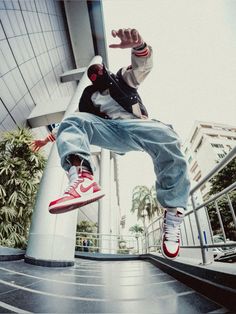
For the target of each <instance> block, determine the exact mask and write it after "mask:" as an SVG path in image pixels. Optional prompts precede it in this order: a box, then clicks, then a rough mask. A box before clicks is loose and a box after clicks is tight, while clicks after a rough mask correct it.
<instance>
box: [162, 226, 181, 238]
mask: <svg viewBox="0 0 236 314" xmlns="http://www.w3.org/2000/svg"><path fill="white" fill-rule="evenodd" d="M164 231H165V237H166V239H167V241H173V242H178V241H179V238H180V224H178V225H177V226H172V225H170V224H167V223H164Z"/></svg>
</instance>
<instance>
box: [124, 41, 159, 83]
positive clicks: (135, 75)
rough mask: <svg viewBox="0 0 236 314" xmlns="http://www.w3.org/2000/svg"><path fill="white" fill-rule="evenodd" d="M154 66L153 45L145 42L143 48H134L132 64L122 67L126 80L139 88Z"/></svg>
mask: <svg viewBox="0 0 236 314" xmlns="http://www.w3.org/2000/svg"><path fill="white" fill-rule="evenodd" d="M152 67H153V53H152V48H151V46H148V45H147V44H144V46H143V47H142V48H141V49H134V48H133V49H132V51H131V65H130V66H128V67H127V68H122V72H121V74H122V77H123V79H124V81H125V82H126V83H127V84H128V85H129V86H131V87H133V88H138V87H139V85H140V84H141V83H142V82H143V81H144V79H145V78H146V77H147V75H148V74H149V73H150V72H151V69H152Z"/></svg>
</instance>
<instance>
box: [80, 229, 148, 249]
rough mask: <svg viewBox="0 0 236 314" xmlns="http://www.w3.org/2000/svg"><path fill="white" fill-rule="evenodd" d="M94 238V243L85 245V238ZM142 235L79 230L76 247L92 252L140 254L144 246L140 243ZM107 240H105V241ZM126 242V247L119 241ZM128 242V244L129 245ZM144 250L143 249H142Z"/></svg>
mask: <svg viewBox="0 0 236 314" xmlns="http://www.w3.org/2000/svg"><path fill="white" fill-rule="evenodd" d="M85 238H86V239H89V240H94V243H93V244H92V245H91V244H90V245H88V246H84V245H83V243H82V240H83V239H85ZM141 238H142V237H141V235H140V234H135V235H129V234H124V235H123V234H112V233H107V234H105V233H97V232H77V233H76V246H75V248H76V249H78V248H79V249H81V250H83V249H84V248H86V251H88V250H89V251H90V252H100V253H109V254H119V253H120V254H140V251H141V250H140V249H142V246H141V244H140V241H141ZM102 240H103V241H102ZM104 240H105V241H104ZM122 241H123V242H125V243H126V245H125V246H124V247H122V246H120V245H119V242H122ZM127 244H128V245H127ZM142 252H143V250H142Z"/></svg>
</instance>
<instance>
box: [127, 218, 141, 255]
mask: <svg viewBox="0 0 236 314" xmlns="http://www.w3.org/2000/svg"><path fill="white" fill-rule="evenodd" d="M129 231H130V232H131V233H134V234H135V238H136V241H137V251H138V252H139V243H138V238H139V235H141V234H142V233H143V232H144V229H143V228H142V227H141V226H139V225H138V224H135V225H134V226H132V227H130V228H129Z"/></svg>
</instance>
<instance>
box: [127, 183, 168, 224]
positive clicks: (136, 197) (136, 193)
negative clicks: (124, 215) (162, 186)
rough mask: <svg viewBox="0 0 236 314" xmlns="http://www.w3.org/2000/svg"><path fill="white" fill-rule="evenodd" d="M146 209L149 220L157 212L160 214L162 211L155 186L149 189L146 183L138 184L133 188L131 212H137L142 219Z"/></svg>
mask: <svg viewBox="0 0 236 314" xmlns="http://www.w3.org/2000/svg"><path fill="white" fill-rule="evenodd" d="M144 211H146V213H147V217H148V219H149V220H150V219H151V218H152V217H153V216H154V215H155V213H156V214H157V215H159V214H161V212H162V209H161V207H160V206H159V204H158V202H157V198H156V189H155V188H154V186H152V187H151V189H149V188H148V187H146V186H144V185H138V186H136V187H135V188H134V189H133V195H132V208H131V212H133V213H134V212H136V213H137V218H138V219H140V218H143V213H144Z"/></svg>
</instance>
